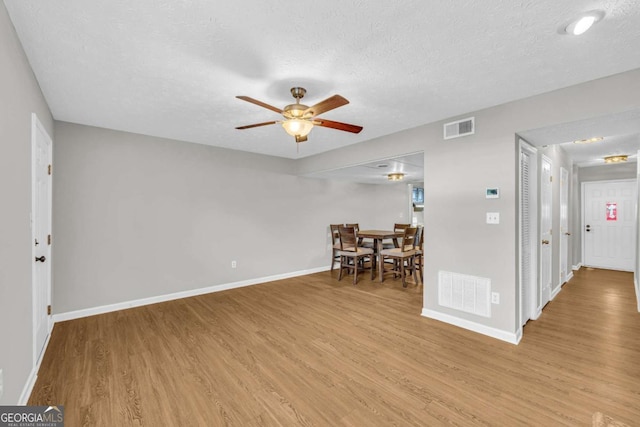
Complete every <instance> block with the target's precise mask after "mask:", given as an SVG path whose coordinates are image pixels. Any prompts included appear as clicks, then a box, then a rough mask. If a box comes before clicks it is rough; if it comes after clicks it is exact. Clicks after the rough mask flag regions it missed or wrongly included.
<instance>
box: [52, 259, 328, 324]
mask: <svg viewBox="0 0 640 427" xmlns="http://www.w3.org/2000/svg"><path fill="white" fill-rule="evenodd" d="M329 268H330V267H327V266H325V267H318V268H312V269H309V270H300V271H294V272H291V273H284V274H276V275H274V276H267V277H260V278H256V279H249V280H241V281H239V282H231V283H224V284H221V285H215V286H209V287H206V288H198V289H191V290H188V291H182V292H175V293H172V294H166V295H158V296H153V297H149V298H142V299H138V300H133V301H125V302H120V303H115V304H109V305H103V306H100V307H92V308H85V309H82V310H75V311H69V312H66V313H58V314H54V315H53V320H54V322H64V321H66V320H73V319H80V318H83V317H89V316H95V315H97V314H104V313H110V312H113V311H119V310H126V309H128V308H134V307H141V306H144V305H150V304H157V303H159V302H166V301H173V300H177V299H182V298H189V297H194V296H198V295H204V294H210V293H213V292H220V291H226V290H229V289H236V288H243V287H245V286H252V285H257V284H260V283H267V282H273V281H276V280H282V279H289V278H292V277H298V276H305V275H307V274H313V273H320V272H322V271H328V270H329Z"/></svg>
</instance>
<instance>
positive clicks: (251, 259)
mask: <svg viewBox="0 0 640 427" xmlns="http://www.w3.org/2000/svg"><path fill="white" fill-rule="evenodd" d="M55 140H56V141H55V148H54V158H55V159H56V164H55V176H54V178H55V187H54V188H55V189H54V229H55V239H54V240H55V245H54V246H53V257H54V259H55V271H54V281H55V287H54V290H53V310H54V313H67V312H71V311H76V310H83V309H89V308H94V307H99V306H102V305H109V304H116V303H121V302H127V301H131V300H138V299H144V298H149V297H154V296H161V295H166V294H172V293H176V292H183V291H189V290H194V289H199V288H205V287H211V286H217V285H224V284H228V283H233V282H238V281H246V280H249V279H256V278H261V277H267V276H274V275H279V274H285V273H291V272H300V271H306V270H313V269H318V268H323V267H328V266H329V260H330V257H331V255H330V252H329V249H328V244H329V242H330V239H329V238H328V236H327V233H328V226H329V224H330V223H336V222H337V223H340V222H342V223H345V222H359V223H360V224H361V226H362V227H363V228H368V227H379V226H381V224H393V222H394V221H396V220H397V219H398V218H399V217H400V216H401V215H402V214H404V212H405V211H406V201H405V197H406V191H405V189H404V187H403V186H402V187H394V186H382V185H364V184H351V183H337V182H330V181H325V180H318V179H310V178H302V177H298V176H295V175H293V174H291V173H290V171H291V169H292V168H293V164H294V162H295V161H293V160H287V159H281V158H275V157H270V156H263V155H257V154H249V153H243V152H240V151H233V150H227V149H220V148H214V147H209V146H205V145H199V144H190V143H185V142H180V141H172V140H167V139H161V138H155V137H148V136H142V135H136V134H131V133H126V132H118V131H113V130H106V129H100V128H95V127H89V126H81V125H75V124H70V123H62V122H56V128H55ZM405 216H406V214H405ZM232 260H236V261H237V268H236V269H232V268H231V261H232Z"/></svg>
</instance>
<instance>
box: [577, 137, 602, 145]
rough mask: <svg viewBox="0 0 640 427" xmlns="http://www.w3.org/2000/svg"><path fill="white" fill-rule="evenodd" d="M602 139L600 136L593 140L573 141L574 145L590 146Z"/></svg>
mask: <svg viewBox="0 0 640 427" xmlns="http://www.w3.org/2000/svg"><path fill="white" fill-rule="evenodd" d="M603 139H604V138H603V137H601V136H595V137H593V138H587V139H578V140H576V141H573V143H574V144H591V143H592V142H598V141H602V140H603Z"/></svg>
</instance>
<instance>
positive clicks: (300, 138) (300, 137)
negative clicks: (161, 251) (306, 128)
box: [296, 135, 307, 142]
mask: <svg viewBox="0 0 640 427" xmlns="http://www.w3.org/2000/svg"><path fill="white" fill-rule="evenodd" d="M306 140H307V136H306V135H305V136H300V135H296V142H305V141H306Z"/></svg>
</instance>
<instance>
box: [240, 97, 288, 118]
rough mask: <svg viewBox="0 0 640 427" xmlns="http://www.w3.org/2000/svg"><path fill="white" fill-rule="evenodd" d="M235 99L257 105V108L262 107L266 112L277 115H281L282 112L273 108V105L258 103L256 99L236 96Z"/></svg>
mask: <svg viewBox="0 0 640 427" xmlns="http://www.w3.org/2000/svg"><path fill="white" fill-rule="evenodd" d="M236 98H238V99H242V100H243V101H247V102H250V103H252V104H256V105H259V106H261V107H264V108H266V109H268V110H271V111H275V112H276V113H278V114H282V110H281V109H279V108H278V107H274V106H273V105H269V104H265V103H264V102H262V101H258V100H257V99H253V98H251V97H248V96H236Z"/></svg>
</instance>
